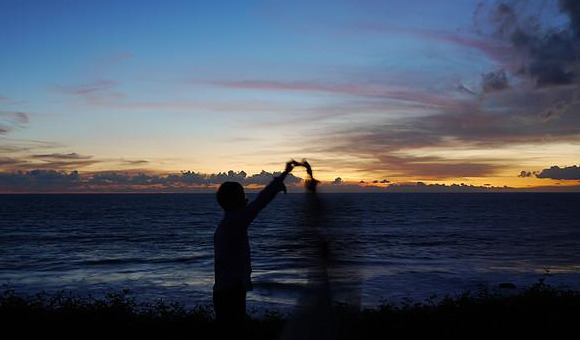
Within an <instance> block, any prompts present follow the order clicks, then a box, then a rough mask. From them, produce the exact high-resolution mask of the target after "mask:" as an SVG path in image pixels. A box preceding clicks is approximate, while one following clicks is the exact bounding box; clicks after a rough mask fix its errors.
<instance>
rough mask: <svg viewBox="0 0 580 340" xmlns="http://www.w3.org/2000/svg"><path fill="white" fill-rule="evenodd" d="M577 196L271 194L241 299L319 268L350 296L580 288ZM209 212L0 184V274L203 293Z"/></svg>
mask: <svg viewBox="0 0 580 340" xmlns="http://www.w3.org/2000/svg"><path fill="white" fill-rule="evenodd" d="M253 197H254V196H253V195H252V194H250V199H252V198H253ZM313 199H314V200H315V201H313ZM579 207H580V194H577V193H470V194H458V193H453V194H434V193H433V194H426V193H424V194H412V193H400V194H391V193H388V194H320V195H317V197H316V198H313V197H311V196H309V195H307V194H287V195H284V194H280V195H278V196H277V197H276V199H275V200H274V201H273V202H272V203H271V204H270V205H269V206H268V207H266V209H265V210H263V211H262V212H261V214H260V215H259V216H258V218H257V219H256V220H255V221H254V222H253V224H252V226H251V227H250V231H249V235H250V244H251V248H252V261H253V262H252V264H253V276H252V277H253V282H254V290H253V291H252V292H251V293H249V295H248V305H249V308H250V309H251V310H252V309H254V310H264V309H278V310H282V311H284V310H289V309H290V308H292V306H294V305H295V304H296V302H297V301H298V300H299V299H300V297H301V296H303V294H304V292H305V291H307V290H308V289H309V288H311V287H312V286H313V285H315V284H317V283H319V282H320V277H321V276H323V277H324V280H327V281H325V282H327V283H329V285H330V287H331V289H332V292H333V294H334V297H335V299H336V300H337V301H344V302H347V303H352V304H357V305H358V306H362V307H374V306H376V305H378V304H380V303H382V302H384V301H390V302H394V303H398V302H401V301H405V300H408V299H411V300H413V301H423V300H424V299H427V298H430V297H442V296H445V295H447V294H459V293H462V292H465V291H472V292H476V291H478V290H480V289H491V290H494V289H496V288H498V287H499V285H500V284H501V283H508V282H509V283H513V284H514V285H515V286H516V287H517V288H516V289H518V288H522V287H525V286H528V285H531V284H534V283H536V282H538V280H539V279H545V280H546V282H547V283H549V284H551V285H554V286H558V287H568V288H572V289H580V208H579ZM221 216H222V211H221V210H220V208H219V206H218V205H217V203H216V201H215V196H214V195H211V194H84V195H80V194H79V195H77V194H68V195H60V194H58V195H56V194H55V195H40V194H39V195H0V284H2V285H3V286H4V288H5V289H8V288H10V289H14V290H15V291H16V292H17V293H20V294H25V295H28V294H35V293H38V292H41V291H44V292H48V293H52V292H57V291H65V292H71V293H73V294H78V295H88V294H90V295H92V296H96V297H99V296H103V295H105V294H107V293H111V292H119V291H122V290H129V295H130V296H133V297H135V298H136V300H137V301H142V302H151V301H156V300H159V299H163V300H165V301H178V302H181V303H184V304H185V305H186V306H194V305H196V304H209V303H211V292H212V285H213V232H214V229H215V227H216V226H217V224H218V223H219V221H220V218H221Z"/></svg>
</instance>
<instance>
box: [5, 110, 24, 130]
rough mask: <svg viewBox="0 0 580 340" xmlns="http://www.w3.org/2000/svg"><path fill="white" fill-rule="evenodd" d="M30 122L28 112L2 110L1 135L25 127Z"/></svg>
mask: <svg viewBox="0 0 580 340" xmlns="http://www.w3.org/2000/svg"><path fill="white" fill-rule="evenodd" d="M28 122H29V117H28V114H26V113H24V112H16V111H0V135H6V134H8V133H9V132H11V131H13V130H16V129H20V128H22V127H24V126H25V125H26V124H28Z"/></svg>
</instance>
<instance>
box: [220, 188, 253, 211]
mask: <svg viewBox="0 0 580 340" xmlns="http://www.w3.org/2000/svg"><path fill="white" fill-rule="evenodd" d="M217 201H218V203H219V205H220V206H221V207H222V208H223V209H224V210H225V211H231V210H238V209H241V208H243V207H244V206H245V205H246V193H245V192H244V187H242V185H241V184H240V183H238V182H224V183H222V185H220V187H219V189H218V191H217Z"/></svg>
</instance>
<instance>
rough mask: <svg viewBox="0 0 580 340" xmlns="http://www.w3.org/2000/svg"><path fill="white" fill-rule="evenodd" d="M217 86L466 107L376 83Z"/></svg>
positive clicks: (434, 95)
mask: <svg viewBox="0 0 580 340" xmlns="http://www.w3.org/2000/svg"><path fill="white" fill-rule="evenodd" d="M211 84H213V85H215V86H220V87H227V88H233V89H242V90H262V91H300V92H325V93H335V94H342V95H349V96H355V97H364V98H374V99H385V100H386V99H390V100H399V101H404V102H409V103H420V104H423V105H426V106H432V107H439V108H446V107H457V106H461V105H465V102H462V101H461V99H458V98H457V97H452V96H450V95H449V94H448V93H437V92H434V91H426V90H422V89H419V88H409V87H403V86H393V85H383V84H376V83H374V84H373V83H323V82H282V81H262V80H246V81H228V82H224V81H222V82H213V83H211Z"/></svg>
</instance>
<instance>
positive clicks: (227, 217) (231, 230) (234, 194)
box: [213, 161, 297, 335]
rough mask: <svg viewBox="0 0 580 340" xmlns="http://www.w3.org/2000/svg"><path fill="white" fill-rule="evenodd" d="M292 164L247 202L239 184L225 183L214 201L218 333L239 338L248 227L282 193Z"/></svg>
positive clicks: (247, 264) (248, 267) (243, 314)
mask: <svg viewBox="0 0 580 340" xmlns="http://www.w3.org/2000/svg"><path fill="white" fill-rule="evenodd" d="M296 164H297V162H295V161H290V162H288V163H286V169H285V170H284V172H282V174H280V176H278V177H276V178H274V180H273V181H272V182H271V183H270V184H268V185H267V186H266V187H265V188H264V189H263V190H262V191H261V192H260V193H259V194H258V197H257V198H256V199H255V200H254V201H253V202H251V203H248V198H247V196H246V193H245V192H244V188H243V187H242V185H241V184H240V183H237V182H225V183H223V184H222V185H221V186H220V187H219V189H218V192H217V200H218V203H219V204H220V206H221V207H222V208H223V209H224V217H223V219H222V221H221V222H220V224H219V225H218V227H217V229H216V231H215V233H214V256H215V263H214V270H215V285H214V287H213V303H214V311H215V314H216V319H217V322H218V324H219V326H220V327H221V331H222V332H226V333H227V334H232V335H236V334H237V333H238V334H237V335H239V332H241V331H242V330H243V326H244V320H245V318H246V292H248V291H250V290H252V281H251V277H250V274H251V272H252V265H251V259H250V244H249V240H248V227H249V226H250V223H252V221H253V220H254V218H256V216H257V215H258V213H259V212H260V211H261V210H262V209H263V208H264V207H265V206H266V205H268V203H270V201H272V199H274V197H275V196H276V194H278V192H280V191H284V192H286V186H285V185H284V179H285V178H286V176H287V175H288V174H289V173H290V172H291V171H292V169H293V168H294V166H295V165H296Z"/></svg>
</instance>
